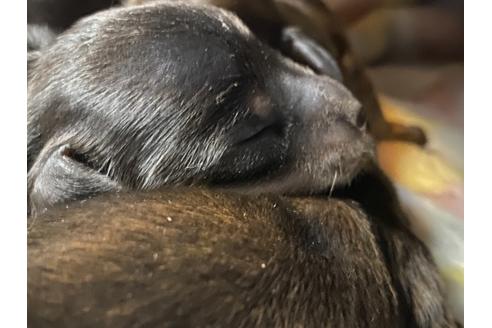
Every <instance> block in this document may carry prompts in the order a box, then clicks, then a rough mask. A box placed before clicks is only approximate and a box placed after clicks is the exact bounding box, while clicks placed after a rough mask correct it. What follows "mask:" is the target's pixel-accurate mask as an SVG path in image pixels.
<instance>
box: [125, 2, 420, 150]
mask: <svg viewBox="0 0 492 328" xmlns="http://www.w3.org/2000/svg"><path fill="white" fill-rule="evenodd" d="M160 1H162V0H160ZM174 1H181V0H174ZM151 2H159V0H123V1H122V3H123V5H139V4H145V3H151ZM186 2H188V3H200V4H209V5H214V6H218V7H221V8H225V9H227V10H230V11H232V12H234V13H236V14H237V15H238V16H239V17H240V18H241V19H242V20H243V21H244V22H245V23H246V25H247V26H248V27H249V28H250V29H252V30H253V32H254V33H255V34H256V35H257V36H259V37H260V38H262V40H264V41H265V42H267V43H268V44H269V45H270V46H272V47H274V48H277V49H279V50H282V52H283V53H284V54H285V55H286V56H288V57H290V58H292V59H294V60H296V61H297V62H299V63H302V64H304V65H308V66H309V67H311V68H312V69H313V70H314V71H315V72H316V73H318V74H328V75H330V73H331V72H332V67H331V66H329V67H328V69H327V67H326V66H325V65H324V64H323V62H322V61H320V58H321V57H326V55H327V53H328V54H329V56H334V59H335V60H336V62H337V63H338V65H339V66H340V68H341V72H340V73H339V74H341V75H340V80H341V81H342V80H343V83H344V84H345V85H346V86H347V87H348V89H349V90H350V91H351V92H352V93H353V94H354V95H355V97H356V98H357V99H358V100H359V101H361V103H362V105H363V108H364V112H365V114H366V115H367V120H368V128H369V131H370V132H371V134H372V135H373V136H374V137H375V138H376V140H378V141H379V140H388V139H390V140H393V139H394V140H404V141H408V142H414V143H417V144H420V145H424V144H425V143H426V142H427V138H426V135H425V133H424V131H423V130H422V129H420V128H419V127H415V126H404V125H401V124H398V123H390V122H388V121H386V120H385V118H384V116H383V113H382V111H381V108H380V106H379V103H378V100H377V98H376V94H375V91H374V89H373V87H372V84H371V82H370V80H369V78H368V76H367V75H366V73H365V71H364V67H363V65H362V64H360V63H359V62H358V59H357V58H356V56H354V54H353V52H352V50H351V47H350V45H349V42H348V40H347V37H346V36H345V31H344V28H343V24H342V22H341V21H340V20H339V19H338V18H337V16H336V15H335V14H333V12H332V11H331V10H330V9H329V8H328V7H327V6H326V4H325V3H323V1H320V0H294V1H293V0H255V1H251V0H186ZM307 43H310V44H311V45H313V44H316V46H310V47H306V44H307ZM318 44H319V45H318ZM325 63H326V61H325ZM320 64H321V65H320Z"/></svg>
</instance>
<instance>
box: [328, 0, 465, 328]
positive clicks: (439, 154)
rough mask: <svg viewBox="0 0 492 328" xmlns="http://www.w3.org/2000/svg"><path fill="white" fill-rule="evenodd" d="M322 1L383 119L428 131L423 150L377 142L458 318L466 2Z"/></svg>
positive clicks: (461, 263) (461, 266)
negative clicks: (342, 31)
mask: <svg viewBox="0 0 492 328" xmlns="http://www.w3.org/2000/svg"><path fill="white" fill-rule="evenodd" d="M323 1H324V2H325V3H326V5H328V6H330V7H331V8H332V9H333V11H335V12H336V13H337V14H338V15H339V16H340V17H341V19H342V20H343V22H344V24H345V26H346V28H347V30H348V31H347V32H348V34H347V36H348V38H349V41H350V44H351V46H352V50H353V51H354V52H355V54H356V56H357V57H358V59H359V60H361V61H362V62H363V63H364V64H365V65H366V67H367V70H368V74H369V77H370V79H371V81H372V82H373V84H374V87H375V88H376V91H377V94H378V98H379V101H380V103H381V106H382V109H383V113H384V115H385V117H386V119H388V120H389V121H393V122H401V123H406V124H408V123H410V124H415V125H418V126H420V127H422V128H423V129H424V130H425V132H426V134H427V137H428V144H427V145H426V146H424V147H420V146H417V145H414V144H410V143H404V142H382V143H380V144H379V146H378V157H379V161H380V164H381V166H382V167H383V169H384V170H385V172H386V173H387V174H388V175H389V176H390V177H391V179H392V180H393V181H394V183H395V184H396V186H397V189H398V193H399V196H400V198H401V200H402V203H403V205H404V207H405V209H406V210H407V212H408V213H409V214H410V216H411V218H412V223H413V225H414V228H415V231H416V232H417V234H418V235H419V236H420V237H421V238H422V239H423V240H424V241H425V242H426V243H427V245H428V246H429V247H430V249H431V250H432V252H433V254H434V256H435V257H436V260H437V263H438V265H439V267H440V269H441V272H442V274H443V276H444V277H445V279H446V282H447V284H448V290H449V296H450V297H449V299H450V304H451V306H452V307H453V309H454V312H455V313H456V314H457V316H458V317H459V318H460V319H461V322H463V281H464V258H463V222H464V221H463V220H464V217H463V177H464V171H463V165H464V160H463V156H464V153H463V110H464V109H463V89H464V77H463V53H464V41H463V39H464V34H463V1H454V0H447V1H446V0H441V1H438V0H436V1H424V0H420V1H419V0H323Z"/></svg>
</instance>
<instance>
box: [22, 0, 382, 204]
mask: <svg viewBox="0 0 492 328" xmlns="http://www.w3.org/2000/svg"><path fill="white" fill-rule="evenodd" d="M360 112H361V107H360V104H359V103H358V101H356V100H355V99H354V98H353V97H352V95H351V94H350V92H349V91H347V89H345V87H343V85H341V84H340V83H339V82H337V81H336V80H334V79H332V78H330V77H327V76H319V75H315V74H314V73H313V72H311V71H310V70H308V69H306V68H304V67H302V66H299V65H297V64H295V63H294V62H292V61H290V60H288V59H287V58H285V57H283V56H282V55H280V54H279V53H278V52H276V51H274V50H272V49H271V48H269V47H268V46H266V45H264V44H263V43H261V42H260V41H258V40H257V39H256V37H255V36H254V35H253V34H252V33H251V32H250V31H249V30H248V29H247V28H246V27H245V26H244V25H243V24H242V23H241V21H239V19H238V18H237V17H236V16H234V15H233V14H231V13H229V12H227V11H224V10H221V9H218V8H214V7H207V6H189V5H184V4H180V3H178V4H176V3H174V2H172V3H168V2H163V3H160V4H156V5H147V6H138V7H132V8H123V9H112V10H108V11H104V12H100V13H98V14H95V15H93V16H91V17H88V18H85V19H82V20H81V21H79V22H78V23H77V24H75V25H74V26H73V27H72V28H71V29H69V30H68V31H66V32H64V33H63V34H62V35H60V36H59V37H58V38H57V40H56V42H55V43H54V44H53V45H51V46H50V47H48V48H46V49H44V50H42V51H41V54H40V56H39V57H38V58H37V59H36V60H35V61H34V62H33V63H31V64H30V70H29V81H28V167H29V168H30V169H29V173H28V188H29V198H30V202H31V205H32V206H33V209H34V210H36V209H40V208H45V207H48V206H50V205H52V204H54V203H57V202H60V201H65V200H70V199H76V198H84V197H87V196H88V195H91V194H94V193H97V192H102V191H108V190H135V189H144V190H148V189H154V188H157V187H160V186H162V185H191V184H209V185H210V184H213V185H221V186H231V187H234V188H238V189H240V190H243V191H253V192H256V191H257V190H261V191H263V192H269V191H270V192H280V193H286V192H296V193H299V192H303V193H312V192H319V191H323V190H326V189H329V188H330V187H333V186H335V185H343V184H345V183H347V182H349V181H350V180H351V178H352V177H353V176H354V175H355V174H356V173H357V172H358V171H360V170H361V168H362V167H364V166H365V165H366V162H367V161H368V160H369V159H370V158H371V157H372V155H373V142H372V140H371V138H370V137H369V136H368V134H367V133H366V131H365V128H364V122H363V121H362V122H361V121H360V115H359V114H360ZM94 181H97V183H96V184H94Z"/></svg>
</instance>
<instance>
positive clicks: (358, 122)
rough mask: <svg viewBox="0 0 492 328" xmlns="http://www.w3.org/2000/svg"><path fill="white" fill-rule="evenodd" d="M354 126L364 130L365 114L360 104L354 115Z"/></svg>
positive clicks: (365, 124) (365, 123)
mask: <svg viewBox="0 0 492 328" xmlns="http://www.w3.org/2000/svg"><path fill="white" fill-rule="evenodd" d="M355 126H356V127H358V128H359V129H360V130H365V129H366V126H367V115H366V110H365V108H364V107H362V106H360V107H359V110H358V113H357V115H356V117H355Z"/></svg>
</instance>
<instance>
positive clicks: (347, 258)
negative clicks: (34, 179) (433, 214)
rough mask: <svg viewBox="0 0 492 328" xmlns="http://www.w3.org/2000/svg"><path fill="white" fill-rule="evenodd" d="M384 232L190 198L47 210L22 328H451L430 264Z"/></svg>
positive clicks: (294, 204) (310, 214) (282, 202)
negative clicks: (24, 325) (25, 317)
mask: <svg viewBox="0 0 492 328" xmlns="http://www.w3.org/2000/svg"><path fill="white" fill-rule="evenodd" d="M373 193H374V190H373ZM385 219H386V220H380V218H377V219H375V218H374V217H372V216H370V215H367V214H366V213H365V211H363V210H362V209H361V208H360V206H359V205H357V203H355V202H352V201H348V200H338V199H330V198H328V199H321V198H317V199H316V198H313V197H310V198H286V197H277V196H247V195H238V194H234V193H231V192H228V193H220V192H214V191H210V190H200V189H193V188H186V189H177V190H174V189H169V188H167V190H166V191H161V192H155V191H154V192H151V193H138V192H133V193H131V194H124V193H122V194H107V195H103V196H99V197H97V198H95V199H91V200H85V201H82V202H76V203H72V204H70V205H67V208H65V207H64V206H62V207H59V208H55V209H52V210H51V211H49V212H48V213H46V215H43V216H40V217H38V218H37V219H36V221H35V223H34V224H33V225H32V226H31V229H30V232H29V234H28V250H29V251H28V295H27V300H28V312H27V313H28V325H29V326H30V327H122V328H123V327H361V328H362V327H374V328H381V327H388V328H394V327H455V324H454V323H453V321H452V318H451V317H450V315H449V312H448V310H447V309H446V308H445V306H444V301H443V291H442V287H441V285H440V280H439V275H438V274H437V271H436V268H435V266H434V264H433V263H432V260H431V259H430V255H429V253H428V252H427V250H426V249H425V247H424V246H423V244H422V243H421V242H419V241H418V240H417V239H416V238H415V237H414V236H413V235H412V234H411V233H410V232H409V231H408V230H407V229H405V227H404V226H403V225H402V224H401V222H399V221H398V220H397V219H396V218H395V217H386V218H385Z"/></svg>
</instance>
